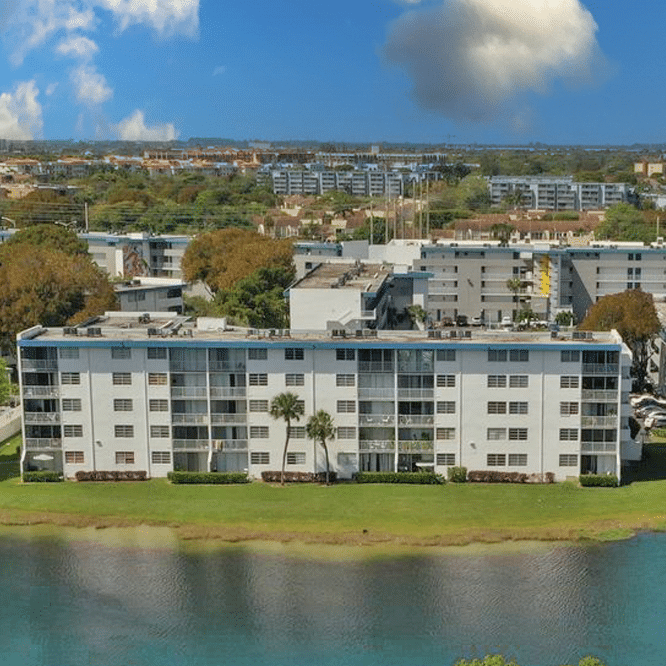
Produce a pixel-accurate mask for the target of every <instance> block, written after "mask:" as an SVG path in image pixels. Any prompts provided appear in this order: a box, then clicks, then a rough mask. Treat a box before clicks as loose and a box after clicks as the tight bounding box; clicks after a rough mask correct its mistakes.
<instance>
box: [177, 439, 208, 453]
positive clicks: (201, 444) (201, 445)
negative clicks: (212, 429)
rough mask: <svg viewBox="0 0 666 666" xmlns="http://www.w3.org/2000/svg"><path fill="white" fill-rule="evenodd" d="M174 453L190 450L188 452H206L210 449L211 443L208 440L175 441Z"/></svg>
mask: <svg viewBox="0 0 666 666" xmlns="http://www.w3.org/2000/svg"><path fill="white" fill-rule="evenodd" d="M173 448H174V451H175V450H177V449H179V450H188V451H206V450H208V449H209V448H210V442H209V441H208V440H207V439H174V440H173Z"/></svg>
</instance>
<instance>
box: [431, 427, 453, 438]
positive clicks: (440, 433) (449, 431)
mask: <svg viewBox="0 0 666 666" xmlns="http://www.w3.org/2000/svg"><path fill="white" fill-rule="evenodd" d="M435 435H436V437H437V439H455V438H456V429H455V428H437V430H436V431H435Z"/></svg>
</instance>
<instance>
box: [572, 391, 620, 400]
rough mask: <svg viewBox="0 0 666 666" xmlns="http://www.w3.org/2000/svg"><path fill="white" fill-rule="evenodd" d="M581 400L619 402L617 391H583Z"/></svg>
mask: <svg viewBox="0 0 666 666" xmlns="http://www.w3.org/2000/svg"><path fill="white" fill-rule="evenodd" d="M581 398H582V399H583V400H588V401H591V402H617V391H594V390H589V389H583V391H582V392H581Z"/></svg>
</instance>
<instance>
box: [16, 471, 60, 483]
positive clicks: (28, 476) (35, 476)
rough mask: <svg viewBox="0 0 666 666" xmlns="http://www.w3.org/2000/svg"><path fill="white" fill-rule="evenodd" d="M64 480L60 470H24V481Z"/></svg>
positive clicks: (47, 481) (55, 481) (53, 481)
mask: <svg viewBox="0 0 666 666" xmlns="http://www.w3.org/2000/svg"><path fill="white" fill-rule="evenodd" d="M60 481H63V478H62V474H60V473H59V472H24V473H23V483H59V482H60Z"/></svg>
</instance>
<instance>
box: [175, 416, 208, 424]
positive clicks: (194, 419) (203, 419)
mask: <svg viewBox="0 0 666 666" xmlns="http://www.w3.org/2000/svg"><path fill="white" fill-rule="evenodd" d="M171 423H175V424H180V425H207V424H208V414H172V415H171Z"/></svg>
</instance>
